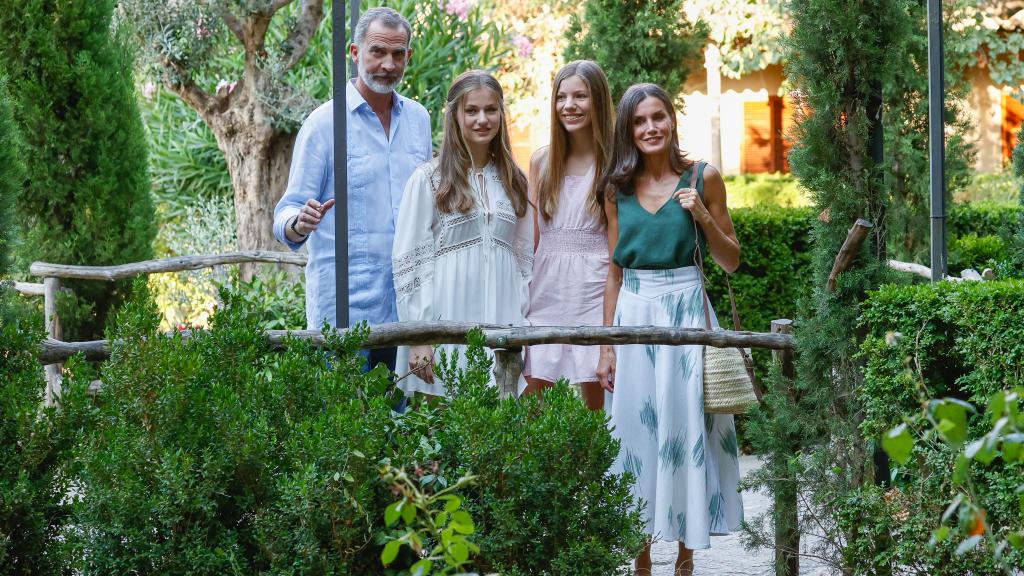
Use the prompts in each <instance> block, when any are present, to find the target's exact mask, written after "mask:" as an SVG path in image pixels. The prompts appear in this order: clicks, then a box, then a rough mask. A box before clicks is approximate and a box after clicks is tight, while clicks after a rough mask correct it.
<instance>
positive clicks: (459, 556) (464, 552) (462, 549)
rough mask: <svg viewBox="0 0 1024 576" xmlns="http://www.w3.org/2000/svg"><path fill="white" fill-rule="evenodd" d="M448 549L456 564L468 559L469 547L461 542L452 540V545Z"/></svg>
mask: <svg viewBox="0 0 1024 576" xmlns="http://www.w3.org/2000/svg"><path fill="white" fill-rule="evenodd" d="M448 550H449V552H451V555H452V558H454V559H455V562H456V563H457V564H464V563H465V562H466V560H469V548H467V547H466V545H465V544H463V543H462V542H452V547H451V548H449V549H448Z"/></svg>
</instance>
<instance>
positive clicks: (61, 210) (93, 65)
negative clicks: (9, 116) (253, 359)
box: [0, 0, 156, 339]
mask: <svg viewBox="0 0 1024 576" xmlns="http://www.w3.org/2000/svg"><path fill="white" fill-rule="evenodd" d="M113 10H114V0H91V1H88V2H85V1H76V0H0V30H4V41H3V42H2V43H0V62H2V63H3V64H5V65H6V67H7V70H8V73H9V74H10V91H11V95H12V97H13V99H14V101H15V103H16V107H15V110H16V112H17V114H16V116H15V120H16V122H17V124H18V126H19V128H20V131H21V134H22V136H23V137H24V139H25V143H26V154H25V164H26V168H27V178H26V186H25V189H24V191H23V193H22V194H21V196H20V197H19V199H18V201H17V203H16V214H17V215H18V216H17V220H18V223H19V228H20V230H19V233H20V234H21V236H22V238H23V239H24V244H23V249H21V250H20V251H19V255H18V263H19V265H20V266H21V267H22V269H24V268H26V267H27V264H28V263H29V262H31V261H33V260H43V261H48V262H56V263H62V264H87V265H110V264H120V263H125V262H133V261H139V260H145V259H147V258H150V257H151V255H152V248H151V242H152V240H153V237H154V235H155V232H156V228H155V222H154V212H153V206H152V202H151V200H150V194H149V181H148V175H147V173H146V148H145V139H144V134H143V130H142V123H141V119H140V116H139V111H138V108H137V105H136V100H135V95H134V86H133V81H132V59H131V52H130V50H128V48H127V44H126V43H124V42H123V40H122V38H121V37H120V35H119V34H117V33H116V32H112V31H111V18H112V15H113ZM67 284H68V285H69V287H71V288H72V289H73V290H74V291H75V293H76V294H77V295H78V297H79V298H80V300H81V301H82V302H83V303H84V305H83V306H79V307H77V310H78V312H77V314H72V313H69V312H65V314H64V329H65V338H69V339H70V338H75V339H83V338H94V337H97V336H99V335H100V334H101V333H102V330H103V323H104V320H105V318H106V315H107V313H108V311H109V310H110V309H111V308H112V307H114V306H115V305H116V304H117V303H118V302H119V301H120V300H122V299H123V297H124V295H125V294H124V293H125V292H126V291H127V290H129V289H130V283H128V282H120V283H115V284H108V283H103V282H96V281H81V282H68V283H67ZM75 324H78V326H77V327H76V326H75Z"/></svg>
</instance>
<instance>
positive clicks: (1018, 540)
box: [1006, 530, 1024, 549]
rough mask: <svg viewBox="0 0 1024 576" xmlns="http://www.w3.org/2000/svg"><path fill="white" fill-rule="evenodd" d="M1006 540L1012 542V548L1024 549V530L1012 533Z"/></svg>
mask: <svg viewBox="0 0 1024 576" xmlns="http://www.w3.org/2000/svg"><path fill="white" fill-rule="evenodd" d="M1006 539H1007V541H1009V542H1010V546H1013V547H1014V548H1017V549H1024V530H1019V531H1017V532H1010V534H1009V535H1007V536H1006Z"/></svg>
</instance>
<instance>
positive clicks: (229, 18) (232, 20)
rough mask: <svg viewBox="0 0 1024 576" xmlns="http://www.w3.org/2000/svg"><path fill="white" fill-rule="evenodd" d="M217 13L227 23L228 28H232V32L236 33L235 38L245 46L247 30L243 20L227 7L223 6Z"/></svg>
mask: <svg viewBox="0 0 1024 576" xmlns="http://www.w3.org/2000/svg"><path fill="white" fill-rule="evenodd" d="M217 14H218V15H219V16H220V19H221V20H223V21H224V24H225V25H227V27H228V30H231V33H232V34H234V35H235V38H236V39H238V41H239V42H241V43H242V45H243V46H244V45H245V30H244V29H243V27H242V21H241V20H239V19H238V16H236V15H235V13H234V12H232V11H231V10H229V9H227V8H225V7H221V9H220V10H218V11H217Z"/></svg>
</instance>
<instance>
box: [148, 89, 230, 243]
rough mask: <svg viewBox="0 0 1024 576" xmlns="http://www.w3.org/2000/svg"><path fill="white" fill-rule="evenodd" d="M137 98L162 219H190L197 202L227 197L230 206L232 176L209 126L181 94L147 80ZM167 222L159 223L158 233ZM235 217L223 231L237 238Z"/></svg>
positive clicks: (220, 199) (154, 196)
mask: <svg viewBox="0 0 1024 576" xmlns="http://www.w3.org/2000/svg"><path fill="white" fill-rule="evenodd" d="M142 95H143V98H140V99H139V110H140V111H141V112H142V121H143V126H144V127H145V129H146V137H147V140H148V143H149V150H150V153H149V174H150V179H151V181H152V190H153V198H154V200H155V201H156V204H157V208H158V209H159V211H160V217H161V220H163V221H167V220H171V221H174V220H187V219H188V217H189V216H188V212H189V211H188V210H187V209H188V207H190V206H191V205H193V204H194V203H195V202H197V201H201V200H206V201H208V202H209V201H211V200H212V201H218V200H219V201H225V200H226V201H227V202H228V206H229V207H231V201H230V200H231V194H232V189H231V176H230V175H229V174H228V165H227V162H226V161H225V160H224V153H223V152H221V151H220V147H219V146H218V145H217V140H216V138H215V137H214V135H213V132H212V131H211V130H210V128H209V127H208V126H207V125H206V123H205V122H203V121H202V120H201V119H200V118H199V116H198V115H197V114H196V112H195V110H193V109H192V108H190V107H189V105H188V104H186V103H185V102H184V101H182V100H181V99H180V98H178V97H176V96H174V95H173V94H171V93H169V92H167V91H166V90H165V89H164V88H163V87H162V86H160V87H158V86H156V85H155V84H152V83H147V84H146V85H144V86H143V88H142ZM164 226H165V224H162V225H161V228H160V232H159V233H158V239H157V241H156V242H157V245H158V246H159V244H160V239H159V235H160V234H162V233H163V228H164ZM234 230H235V229H234V219H233V215H232V222H231V229H230V231H229V232H228V231H225V232H224V233H225V234H230V237H231V238H232V240H233V238H234V233H235V232H234Z"/></svg>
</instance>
